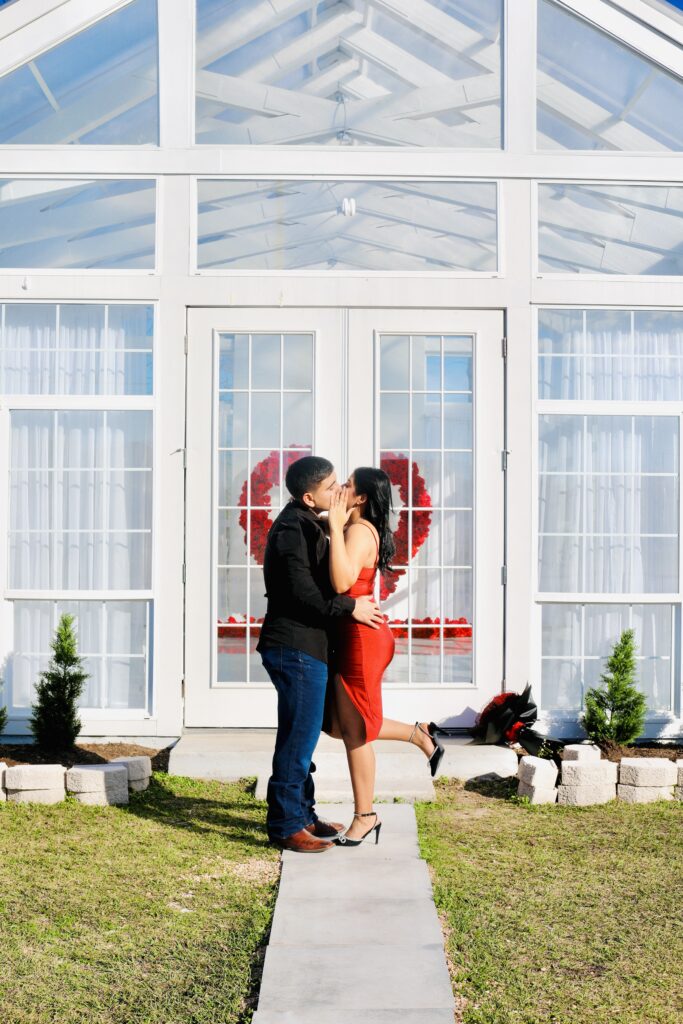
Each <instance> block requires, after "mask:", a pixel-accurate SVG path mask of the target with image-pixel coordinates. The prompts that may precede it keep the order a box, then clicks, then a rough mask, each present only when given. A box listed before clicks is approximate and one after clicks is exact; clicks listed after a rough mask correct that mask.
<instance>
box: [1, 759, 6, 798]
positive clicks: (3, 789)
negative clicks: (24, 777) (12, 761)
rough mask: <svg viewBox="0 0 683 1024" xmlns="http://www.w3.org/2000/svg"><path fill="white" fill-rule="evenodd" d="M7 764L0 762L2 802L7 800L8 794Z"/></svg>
mask: <svg viewBox="0 0 683 1024" xmlns="http://www.w3.org/2000/svg"><path fill="white" fill-rule="evenodd" d="M6 768H7V764H6V763H5V762H4V761H0V802H1V801H3V800H6V799H7V793H6V791H5V769H6Z"/></svg>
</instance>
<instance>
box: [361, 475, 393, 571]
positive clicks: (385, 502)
mask: <svg viewBox="0 0 683 1024" xmlns="http://www.w3.org/2000/svg"><path fill="white" fill-rule="evenodd" d="M353 482H354V485H355V488H356V494H357V495H360V494H366V495H367V499H368V500H367V501H366V503H365V507H364V509H363V517H364V518H365V519H367V520H368V522H370V523H372V525H373V526H374V527H375V529H376V530H377V533H378V534H379V562H378V568H379V571H380V572H383V573H384V572H388V571H390V569H391V564H390V563H391V559H392V558H393V557H394V554H395V553H396V545H395V544H394V535H393V533H392V531H391V525H390V516H391V513H392V512H393V511H394V509H393V506H392V502H391V480H390V479H389V477H388V476H387V474H386V473H385V472H384V470H383V469H376V468H375V467H374V466H359V467H358V469H354V471H353Z"/></svg>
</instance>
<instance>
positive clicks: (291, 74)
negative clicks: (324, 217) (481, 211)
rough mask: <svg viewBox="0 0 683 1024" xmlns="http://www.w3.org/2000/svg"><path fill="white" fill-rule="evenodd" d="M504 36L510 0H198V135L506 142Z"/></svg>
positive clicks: (295, 140)
mask: <svg viewBox="0 0 683 1024" xmlns="http://www.w3.org/2000/svg"><path fill="white" fill-rule="evenodd" d="M274 11H275V12H277V13H274ZM501 35H502V0H486V2H485V3H481V2H480V3H476V4H475V3H467V4H462V3H458V4H451V3H443V2H439V0H427V2H424V3H422V4H421V5H420V6H419V7H417V9H416V10H415V11H413V10H409V9H408V8H407V7H405V6H404V5H403V4H399V5H396V4H381V5H378V4H376V3H372V2H368V0H360V2H357V3H354V4H352V5H349V4H346V3H344V2H342V0H311V2H310V3H288V4H284V5H278V6H276V7H274V8H273V7H272V5H270V4H268V5H260V4H257V5H254V4H252V3H249V2H248V0H197V47H196V52H197V59H196V141H197V142H198V143H206V144H209V143H210V144H217V145H220V144H223V143H233V144H235V143H242V144H245V143H246V144H255V145H276V144H284V145H297V144H316V145H319V144H321V143H322V144H327V145H332V146H364V145H370V146H377V145H390V146H448V147H465V148H468V149H471V148H475V149H481V148H500V145H501V109H502V97H501Z"/></svg>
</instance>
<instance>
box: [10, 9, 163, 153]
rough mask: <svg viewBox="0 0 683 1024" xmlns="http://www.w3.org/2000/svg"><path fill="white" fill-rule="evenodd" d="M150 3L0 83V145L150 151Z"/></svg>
mask: <svg viewBox="0 0 683 1024" xmlns="http://www.w3.org/2000/svg"><path fill="white" fill-rule="evenodd" d="M157 49H158V45H157V16H156V0H133V3H130V4H127V5H126V6H125V7H122V8H121V9H120V10H118V11H115V12H114V13H113V14H110V15H109V16H108V17H106V18H102V19H101V20H100V21H97V22H95V24H94V25H90V26H89V27H88V28H86V29H84V30H83V31H82V32H78V33H76V35H74V36H71V37H70V38H69V39H66V40H64V41H63V42H60V43H58V44H57V45H55V46H53V47H51V48H50V49H49V50H46V51H45V52H44V53H41V54H39V55H38V56H36V57H34V58H33V59H32V60H30V61H27V62H26V63H25V64H22V65H21V66H20V67H18V68H15V69H14V70H13V71H10V72H9V73H8V74H6V75H4V76H3V77H1V78H0V143H3V144H16V145H35V144H43V145H60V144H72V145H87V144H90V145H108V144H111V145H145V144H146V145H157V144H158V142H159V115H158V60H157Z"/></svg>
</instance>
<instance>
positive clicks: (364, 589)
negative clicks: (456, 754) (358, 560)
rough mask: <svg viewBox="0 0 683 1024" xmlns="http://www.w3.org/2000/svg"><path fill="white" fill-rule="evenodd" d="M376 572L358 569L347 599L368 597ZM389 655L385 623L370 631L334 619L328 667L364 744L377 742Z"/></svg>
mask: <svg viewBox="0 0 683 1024" xmlns="http://www.w3.org/2000/svg"><path fill="white" fill-rule="evenodd" d="M373 537H374V533H373ZM376 573H377V568H376V567H375V568H374V569H361V571H360V575H359V577H358V579H357V580H356V582H355V583H354V584H353V586H352V587H350V589H349V590H347V591H346V593H347V594H348V596H349V597H361V596H362V595H364V594H369V595H370V596H372V593H373V588H374V582H375V575H376ZM393 656H394V636H393V633H392V632H391V630H390V629H389V627H388V626H387V624H386V622H383V623H382V625H381V626H380V627H379V629H374V628H373V627H372V626H364V625H363V624H362V623H360V622H356V620H355V619H352V618H351V616H350V615H344V616H343V617H342V618H341V619H339V620H338V625H337V642H336V644H335V653H334V657H333V664H332V668H333V670H334V671H335V672H336V673H337V674H338V675H339V676H340V677H341V681H342V683H343V684H344V689H345V690H346V692H347V693H348V695H349V697H350V699H351V700H352V701H353V704H354V705H355V707H356V708H357V709H358V711H359V712H360V714H361V716H362V718H363V721H364V723H365V742H366V743H370V742H371V741H372V740H376V739H377V736H378V733H379V730H380V728H381V725H382V718H383V717H384V716H383V712H382V676H383V675H384V672H385V670H386V667H387V665H388V664H389V662H390V661H391V659H392V658H393Z"/></svg>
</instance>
